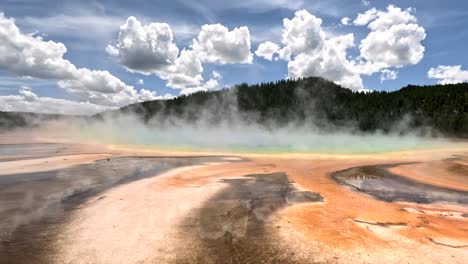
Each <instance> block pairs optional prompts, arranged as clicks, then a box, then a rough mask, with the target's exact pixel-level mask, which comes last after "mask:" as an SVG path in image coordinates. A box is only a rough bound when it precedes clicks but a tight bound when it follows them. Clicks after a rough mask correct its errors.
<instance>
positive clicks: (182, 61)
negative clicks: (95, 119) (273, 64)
mask: <svg viewBox="0 0 468 264" xmlns="http://www.w3.org/2000/svg"><path fill="white" fill-rule="evenodd" d="M106 51H107V53H108V54H109V55H111V56H112V57H114V58H116V59H117V62H118V63H119V64H121V65H122V66H123V67H125V68H126V69H127V70H128V71H130V72H137V73H141V74H146V75H148V74H154V75H157V76H158V77H160V78H161V79H163V80H165V81H166V82H167V83H166V85H167V86H168V87H170V88H174V89H180V90H181V94H188V93H192V92H194V91H203V90H209V89H214V88H216V87H217V86H218V85H219V83H218V80H219V79H220V78H219V77H220V76H214V77H213V79H210V80H208V81H205V79H204V77H203V70H204V69H203V64H204V63H216V64H230V63H251V62H252V54H251V52H250V33H249V30H248V28H247V27H240V28H234V29H233V30H232V31H229V29H228V28H226V27H225V26H223V25H221V24H213V25H204V26H202V28H201V30H200V32H199V34H198V36H197V37H196V38H195V39H193V43H192V45H191V46H190V48H184V49H182V50H179V48H178V47H177V45H176V44H175V43H174V39H173V35H172V29H171V27H170V26H169V25H168V24H166V23H151V24H149V25H142V24H141V22H139V21H138V20H137V19H136V18H135V17H129V18H128V19H127V22H126V23H125V24H124V25H122V26H121V27H120V32H119V36H118V39H117V41H116V42H115V43H114V44H110V45H108V46H107V48H106Z"/></svg>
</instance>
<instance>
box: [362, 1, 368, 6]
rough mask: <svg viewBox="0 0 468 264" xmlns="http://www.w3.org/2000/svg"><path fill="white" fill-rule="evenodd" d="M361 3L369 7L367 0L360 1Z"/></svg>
mask: <svg viewBox="0 0 468 264" xmlns="http://www.w3.org/2000/svg"><path fill="white" fill-rule="evenodd" d="M361 3H362V4H363V5H365V6H369V5H370V1H369V0H361Z"/></svg>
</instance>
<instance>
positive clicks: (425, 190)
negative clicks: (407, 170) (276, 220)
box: [332, 164, 468, 205]
mask: <svg viewBox="0 0 468 264" xmlns="http://www.w3.org/2000/svg"><path fill="white" fill-rule="evenodd" d="M397 165H398V164H390V165H375V166H362V167H356V168H351V169H348V170H344V171H339V172H335V173H333V174H332V177H333V179H335V180H336V181H337V182H339V183H341V184H344V185H346V186H349V187H351V188H353V189H354V190H356V191H359V192H363V193H366V194H369V195H371V196H373V197H375V198H377V199H379V200H383V201H386V202H395V201H405V202H415V203H422V204H430V203H436V202H438V203H453V204H461V205H468V192H464V191H460V190H453V189H449V188H443V187H439V186H434V185H430V184H426V183H421V182H417V181H414V180H411V179H409V178H406V177H402V176H400V175H396V174H393V173H390V172H388V169H389V168H391V167H394V166H397Z"/></svg>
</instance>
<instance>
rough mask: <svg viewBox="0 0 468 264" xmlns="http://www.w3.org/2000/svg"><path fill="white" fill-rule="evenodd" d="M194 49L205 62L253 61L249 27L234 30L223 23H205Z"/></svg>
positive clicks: (195, 41)
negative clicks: (230, 29)
mask: <svg viewBox="0 0 468 264" xmlns="http://www.w3.org/2000/svg"><path fill="white" fill-rule="evenodd" d="M193 50H194V51H196V52H197V53H198V54H199V56H200V58H202V60H203V61H204V62H211V63H220V64H227V63H251V62H252V53H250V33H249V29H248V28H247V27H240V28H234V29H233V30H232V31H229V29H228V28H227V27H225V26H223V25H221V24H214V25H203V26H202V28H201V31H200V33H199V34H198V37H197V39H195V40H194V41H193Z"/></svg>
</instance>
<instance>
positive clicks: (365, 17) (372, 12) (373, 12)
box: [353, 8, 378, 26]
mask: <svg viewBox="0 0 468 264" xmlns="http://www.w3.org/2000/svg"><path fill="white" fill-rule="evenodd" d="M377 15H378V11H377V9H375V8H371V9H369V10H367V11H366V12H364V13H360V14H358V16H357V17H356V19H354V21H353V24H354V25H356V26H365V25H367V24H369V22H371V21H372V20H374V19H376V18H377Z"/></svg>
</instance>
